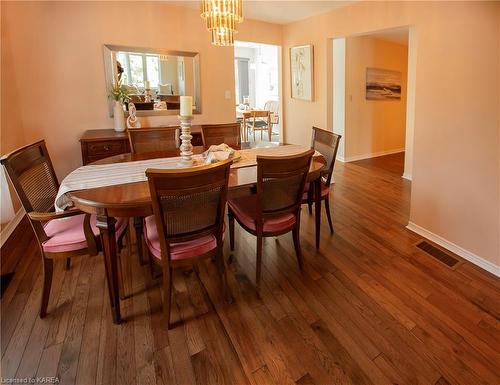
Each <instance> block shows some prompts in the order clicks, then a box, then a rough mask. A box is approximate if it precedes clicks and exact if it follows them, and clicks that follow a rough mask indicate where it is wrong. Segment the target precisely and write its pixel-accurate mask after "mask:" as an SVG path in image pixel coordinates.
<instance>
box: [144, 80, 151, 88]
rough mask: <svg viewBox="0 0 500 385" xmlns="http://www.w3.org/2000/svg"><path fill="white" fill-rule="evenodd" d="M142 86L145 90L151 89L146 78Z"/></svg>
mask: <svg viewBox="0 0 500 385" xmlns="http://www.w3.org/2000/svg"><path fill="white" fill-rule="evenodd" d="M144 88H145V89H146V90H150V89H151V83H149V80H146V81H145V82H144Z"/></svg>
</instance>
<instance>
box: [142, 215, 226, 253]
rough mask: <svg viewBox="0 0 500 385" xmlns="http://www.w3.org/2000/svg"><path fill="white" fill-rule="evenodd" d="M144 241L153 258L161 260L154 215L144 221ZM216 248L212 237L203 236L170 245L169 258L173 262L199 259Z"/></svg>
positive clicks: (215, 242)
mask: <svg viewBox="0 0 500 385" xmlns="http://www.w3.org/2000/svg"><path fill="white" fill-rule="evenodd" d="M144 225H145V226H144V239H145V240H146V245H147V246H148V249H149V251H150V252H151V254H152V255H153V256H155V257H156V258H158V259H161V248H160V238H159V236H158V230H157V228H156V222H155V217H154V215H152V216H149V217H147V218H145V219H144ZM216 247H217V239H216V238H215V236H214V235H205V236H203V237H200V238H197V239H193V240H191V241H186V242H179V243H171V244H170V258H171V259H172V260H173V261H176V260H181V259H189V258H194V257H199V256H200V255H203V254H205V253H208V252H209V251H211V250H213V249H215V248H216Z"/></svg>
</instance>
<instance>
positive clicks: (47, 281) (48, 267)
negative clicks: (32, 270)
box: [40, 257, 54, 318]
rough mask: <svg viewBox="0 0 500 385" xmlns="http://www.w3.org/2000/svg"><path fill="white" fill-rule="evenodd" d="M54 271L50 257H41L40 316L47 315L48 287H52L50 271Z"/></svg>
mask: <svg viewBox="0 0 500 385" xmlns="http://www.w3.org/2000/svg"><path fill="white" fill-rule="evenodd" d="M53 272H54V262H53V261H52V259H49V258H45V257H44V258H43V289H42V304H41V306H40V318H44V317H45V316H46V315H47V307H48V306H49V296H50V289H51V287H52V273H53Z"/></svg>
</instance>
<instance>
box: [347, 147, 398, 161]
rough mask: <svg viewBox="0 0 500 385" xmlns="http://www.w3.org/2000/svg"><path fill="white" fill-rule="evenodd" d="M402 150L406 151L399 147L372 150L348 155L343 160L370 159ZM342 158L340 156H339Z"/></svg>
mask: <svg viewBox="0 0 500 385" xmlns="http://www.w3.org/2000/svg"><path fill="white" fill-rule="evenodd" d="M400 152H405V149H404V148H398V149H395V150H387V151H379V152H372V153H369V154H362V155H355V156H348V157H344V158H342V160H341V162H355V161H357V160H363V159H369V158H376V157H378V156H384V155H391V154H398V153H400ZM337 159H339V160H340V157H339V158H337Z"/></svg>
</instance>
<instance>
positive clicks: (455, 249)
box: [406, 222, 500, 277]
mask: <svg viewBox="0 0 500 385" xmlns="http://www.w3.org/2000/svg"><path fill="white" fill-rule="evenodd" d="M406 228H407V229H408V230H411V231H413V232H414V233H417V234H418V235H421V236H422V237H424V238H427V239H429V240H431V241H432V242H434V243H436V244H438V245H439V246H442V247H444V248H445V249H447V250H449V251H451V252H452V253H455V254H456V255H458V256H460V257H462V258H463V259H466V260H467V261H469V262H471V263H473V264H474V265H477V266H479V267H481V268H482V269H484V270H486V271H488V272H490V273H491V274H493V275H496V276H497V277H500V266H497V265H495V264H493V263H491V262H490V261H487V260H486V259H484V258H482V257H480V256H479V255H476V254H474V253H471V252H470V251H468V250H465V249H464V248H463V247H460V246H458V245H456V244H455V243H453V242H450V241H448V240H447V239H444V238H443V237H441V236H439V235H437V234H434V233H433V232H431V231H429V230H426V229H424V228H423V227H420V226H419V225H416V224H415V223H413V222H408V226H406Z"/></svg>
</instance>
